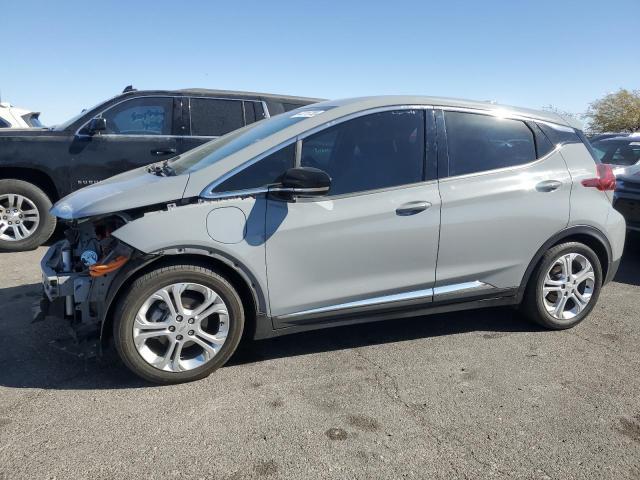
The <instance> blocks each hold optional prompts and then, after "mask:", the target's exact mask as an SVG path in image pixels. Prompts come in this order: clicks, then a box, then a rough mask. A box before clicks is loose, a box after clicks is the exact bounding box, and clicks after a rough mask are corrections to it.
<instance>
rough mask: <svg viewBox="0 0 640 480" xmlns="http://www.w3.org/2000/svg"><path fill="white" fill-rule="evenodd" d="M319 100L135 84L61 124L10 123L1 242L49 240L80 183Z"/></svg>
mask: <svg viewBox="0 0 640 480" xmlns="http://www.w3.org/2000/svg"><path fill="white" fill-rule="evenodd" d="M318 100H319V99H313V98H302V97H290V96H282V95H271V94H262V93H248V92H233V91H222V90H204V89H188V90H175V91H166V90H153V91H137V90H134V89H132V88H131V87H127V88H126V89H125V90H124V92H123V93H122V94H121V95H118V96H117V97H114V98H112V99H110V100H107V101H106V102H104V103H101V104H100V105H98V106H96V107H93V108H90V109H88V110H85V111H83V112H82V113H81V114H80V115H78V116H76V117H74V118H72V119H71V120H69V121H67V122H65V123H63V124H60V125H58V126H56V127H53V128H50V129H41V130H40V129H29V130H18V129H13V130H8V131H2V132H0V250H11V251H19V250H28V249H32V248H35V247H37V246H39V245H41V244H42V243H44V242H45V241H46V240H47V239H48V238H49V237H50V236H51V234H52V233H53V231H54V229H55V222H56V220H55V218H54V217H52V216H51V215H49V208H50V207H51V205H52V203H53V202H55V201H56V200H58V199H59V198H62V197H64V196H65V195H67V194H69V193H71V192H73V191H74V190H77V189H79V188H82V187H84V186H85V185H89V184H92V183H95V182H99V181H101V180H104V179H106V178H109V177H111V176H113V175H115V174H117V173H120V172H123V171H126V170H130V169H132V168H135V167H139V166H142V165H147V164H149V163H153V162H157V161H159V160H164V159H168V158H171V157H175V156H176V155H179V154H180V153H183V152H186V151H187V150H191V149H192V148H194V147H197V146H198V145H200V144H202V143H205V142H208V141H210V140H212V139H215V138H216V137H219V136H221V135H224V134H226V133H229V132H231V131H232V130H235V129H237V128H240V127H243V126H245V125H248V124H250V123H253V122H257V121H258V120H262V119H263V118H267V117H270V116H273V115H276V114H279V113H283V112H285V111H289V110H293V109H294V108H298V107H300V106H303V105H308V104H310V103H315V102H317V101H318Z"/></svg>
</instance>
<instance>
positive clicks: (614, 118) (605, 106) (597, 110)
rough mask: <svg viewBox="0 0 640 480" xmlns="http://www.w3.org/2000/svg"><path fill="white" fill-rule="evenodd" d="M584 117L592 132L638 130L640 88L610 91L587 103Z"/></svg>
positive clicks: (639, 126)
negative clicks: (587, 107)
mask: <svg viewBox="0 0 640 480" xmlns="http://www.w3.org/2000/svg"><path fill="white" fill-rule="evenodd" d="M585 117H586V118H588V119H589V120H590V122H589V126H590V130H592V131H593V132H594V133H601V132H635V131H640V90H625V89H624V88H621V89H620V90H618V91H617V92H615V93H610V94H609V95H606V96H604V97H603V98H601V99H599V100H596V101H595V102H593V103H592V104H591V105H589V109H588V110H587V113H586V115H585Z"/></svg>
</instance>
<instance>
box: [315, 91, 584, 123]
mask: <svg viewBox="0 0 640 480" xmlns="http://www.w3.org/2000/svg"><path fill="white" fill-rule="evenodd" d="M413 104H415V105H431V106H434V107H456V108H469V109H475V110H486V111H487V112H493V113H498V114H504V115H517V116H523V117H528V118H532V119H537V120H542V121H546V122H551V123H556V124H560V125H565V126H570V127H573V128H581V125H577V124H579V122H573V121H572V120H570V119H565V118H564V117H562V116H560V115H558V114H557V113H555V112H549V111H546V110H533V109H530V108H522V107H514V106H511V105H499V104H495V103H492V102H483V101H477V100H465V99H461V98H448V97H428V96H417V95H416V96H412V95H385V96H376V97H356V98H346V99H341V100H333V101H331V100H329V101H325V102H322V103H320V104H319V105H327V106H330V105H331V106H336V107H343V106H344V107H346V106H349V107H351V108H352V109H354V110H360V109H365V108H376V107H386V106H393V105H413ZM319 105H315V106H319Z"/></svg>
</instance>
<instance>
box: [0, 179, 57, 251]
mask: <svg viewBox="0 0 640 480" xmlns="http://www.w3.org/2000/svg"><path fill="white" fill-rule="evenodd" d="M50 208H51V200H49V197H48V196H47V194H46V193H44V192H43V191H42V190H41V189H39V188H38V187H36V186H35V185H33V184H31V183H28V182H24V181H22V180H0V250H5V251H14V252H18V251H22V250H32V249H34V248H36V247H38V246H40V245H42V244H43V243H44V242H46V241H47V240H48V239H49V237H50V236H51V234H52V233H53V231H54V230H55V228H56V218H55V217H53V216H51V215H50V214H49V209H50Z"/></svg>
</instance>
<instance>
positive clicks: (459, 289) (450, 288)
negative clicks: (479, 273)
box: [433, 280, 495, 297]
mask: <svg viewBox="0 0 640 480" xmlns="http://www.w3.org/2000/svg"><path fill="white" fill-rule="evenodd" d="M492 288H495V287H494V286H493V285H489V284H488V283H484V282H481V281H479V280H475V281H473V282H464V283H454V284H452V285H443V286H441V287H435V288H434V289H433V296H434V297H436V296H438V295H450V294H452V293H455V294H461V293H465V292H468V291H472V290H478V289H492Z"/></svg>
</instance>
